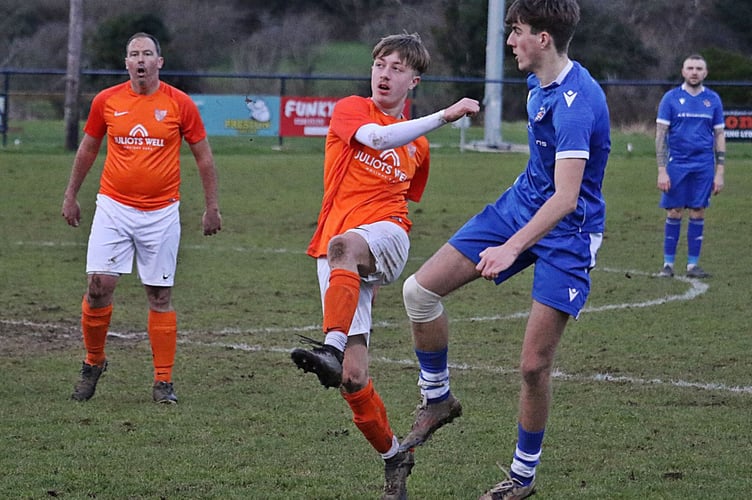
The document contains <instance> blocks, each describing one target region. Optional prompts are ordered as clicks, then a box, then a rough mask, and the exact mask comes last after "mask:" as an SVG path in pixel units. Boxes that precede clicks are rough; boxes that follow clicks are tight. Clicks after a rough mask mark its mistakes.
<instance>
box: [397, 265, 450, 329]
mask: <svg viewBox="0 0 752 500" xmlns="http://www.w3.org/2000/svg"><path fill="white" fill-rule="evenodd" d="M402 300H403V301H404V303H405V311H406V312H407V316H408V317H409V318H410V321H412V322H413V323H428V322H429V321H433V320H435V319H436V318H438V317H439V316H441V315H442V313H443V312H444V306H443V305H442V303H441V296H440V295H438V294H436V293H434V292H432V291H431V290H428V289H427V288H424V287H423V286H421V284H420V283H418V280H417V279H415V275H414V274H412V275H410V277H409V278H407V279H406V280H405V283H404V285H402Z"/></svg>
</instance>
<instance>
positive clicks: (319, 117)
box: [279, 96, 340, 137]
mask: <svg viewBox="0 0 752 500" xmlns="http://www.w3.org/2000/svg"><path fill="white" fill-rule="evenodd" d="M339 99H340V98H339V97H291V96H285V97H283V98H282V105H281V109H280V114H281V117H280V127H279V131H280V135H281V136H282V137H305V136H314V137H315V136H325V135H326V133H327V131H328V130H329V120H331V118H332V110H334V105H335V104H336V103H337V101H338V100H339Z"/></svg>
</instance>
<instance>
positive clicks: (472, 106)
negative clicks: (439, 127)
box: [444, 97, 480, 122]
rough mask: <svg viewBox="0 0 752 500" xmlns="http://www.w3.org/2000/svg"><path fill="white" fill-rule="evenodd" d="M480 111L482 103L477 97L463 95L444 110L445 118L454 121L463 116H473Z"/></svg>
mask: <svg viewBox="0 0 752 500" xmlns="http://www.w3.org/2000/svg"><path fill="white" fill-rule="evenodd" d="M478 111H480V103H479V102H478V101H476V100H475V99H470V98H469V97H463V98H462V99H460V100H459V101H457V102H455V103H454V104H452V105H451V106H449V107H448V108H446V109H445V110H444V119H445V120H446V121H448V122H454V121H457V120H459V119H460V118H462V117H463V116H473V115H474V114H476V113H477V112H478Z"/></svg>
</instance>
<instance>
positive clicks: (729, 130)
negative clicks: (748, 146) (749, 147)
mask: <svg viewBox="0 0 752 500" xmlns="http://www.w3.org/2000/svg"><path fill="white" fill-rule="evenodd" d="M723 116H724V118H725V122H726V125H725V129H724V135H725V136H726V140H727V141H752V110H749V109H731V110H726V111H724V112H723Z"/></svg>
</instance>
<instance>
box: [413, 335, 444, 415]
mask: <svg viewBox="0 0 752 500" xmlns="http://www.w3.org/2000/svg"><path fill="white" fill-rule="evenodd" d="M448 353H449V348H448V347H445V348H444V349H442V350H441V351H435V352H428V351H419V350H418V349H416V350H415V354H416V356H417V357H418V363H419V364H420V378H419V379H418V386H419V387H420V393H421V395H422V396H423V399H424V401H426V403H429V404H431V403H439V402H441V401H444V400H445V399H446V398H448V397H449V365H448V357H449V356H448Z"/></svg>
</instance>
